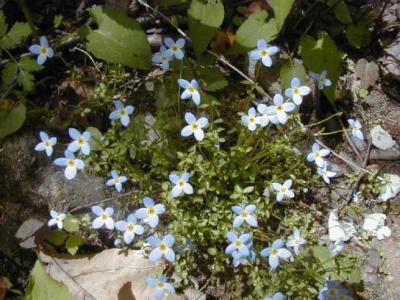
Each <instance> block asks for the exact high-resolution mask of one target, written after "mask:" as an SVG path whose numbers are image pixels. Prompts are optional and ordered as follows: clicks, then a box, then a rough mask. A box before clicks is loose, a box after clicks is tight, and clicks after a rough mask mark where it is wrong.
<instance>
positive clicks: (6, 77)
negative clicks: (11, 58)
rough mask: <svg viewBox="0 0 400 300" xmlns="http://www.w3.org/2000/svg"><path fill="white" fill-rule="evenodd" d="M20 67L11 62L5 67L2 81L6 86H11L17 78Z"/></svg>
mask: <svg viewBox="0 0 400 300" xmlns="http://www.w3.org/2000/svg"><path fill="white" fill-rule="evenodd" d="M17 73H18V65H17V64H16V63H15V62H9V63H7V64H6V65H5V66H4V69H3V71H2V72H1V80H2V81H3V84H4V85H10V84H11V83H13V82H14V81H15V79H16V78H17Z"/></svg>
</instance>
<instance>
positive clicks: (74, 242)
mask: <svg viewBox="0 0 400 300" xmlns="http://www.w3.org/2000/svg"><path fill="white" fill-rule="evenodd" d="M84 243H85V239H84V238H83V237H81V236H80V235H79V234H75V233H74V234H70V235H69V237H68V239H67V241H66V243H65V248H67V251H68V252H69V254H71V255H75V254H76V252H77V251H78V249H79V247H80V246H82V245H83V244H84Z"/></svg>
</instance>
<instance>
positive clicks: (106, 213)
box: [92, 205, 114, 230]
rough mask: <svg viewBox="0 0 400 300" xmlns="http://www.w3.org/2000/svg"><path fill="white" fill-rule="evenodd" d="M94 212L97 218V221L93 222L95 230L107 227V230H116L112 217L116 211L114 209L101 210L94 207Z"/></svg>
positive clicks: (98, 207)
mask: <svg viewBox="0 0 400 300" xmlns="http://www.w3.org/2000/svg"><path fill="white" fill-rule="evenodd" d="M92 212H93V213H94V214H95V215H96V216H97V218H96V219H94V220H93V223H92V227H93V228H94V229H99V228H101V227H103V226H105V227H106V228H107V229H110V230H113V229H114V220H113V218H112V217H111V216H112V215H113V213H114V209H113V208H112V207H107V208H106V209H103V208H101V207H100V206H97V205H96V206H92Z"/></svg>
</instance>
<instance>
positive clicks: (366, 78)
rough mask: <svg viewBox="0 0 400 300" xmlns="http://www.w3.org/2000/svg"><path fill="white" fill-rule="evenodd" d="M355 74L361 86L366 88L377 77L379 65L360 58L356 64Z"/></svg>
mask: <svg viewBox="0 0 400 300" xmlns="http://www.w3.org/2000/svg"><path fill="white" fill-rule="evenodd" d="M356 75H357V77H359V78H360V80H361V88H362V89H365V90H368V88H370V87H371V86H373V85H374V84H375V82H376V81H377V80H378V79H379V66H378V65H377V64H376V63H375V62H374V61H370V62H368V61H367V60H366V59H365V58H362V59H360V60H359V61H358V62H357V65H356Z"/></svg>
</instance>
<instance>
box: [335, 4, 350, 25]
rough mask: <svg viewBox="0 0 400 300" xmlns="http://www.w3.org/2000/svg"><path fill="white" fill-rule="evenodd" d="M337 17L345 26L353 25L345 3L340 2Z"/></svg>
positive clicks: (336, 12)
mask: <svg viewBox="0 0 400 300" xmlns="http://www.w3.org/2000/svg"><path fill="white" fill-rule="evenodd" d="M335 17H336V19H338V21H339V22H341V23H343V24H351V23H352V22H353V19H352V18H351V14H350V10H349V7H348V6H347V4H346V3H345V2H344V1H340V2H339V3H338V4H337V5H336V7H335Z"/></svg>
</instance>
